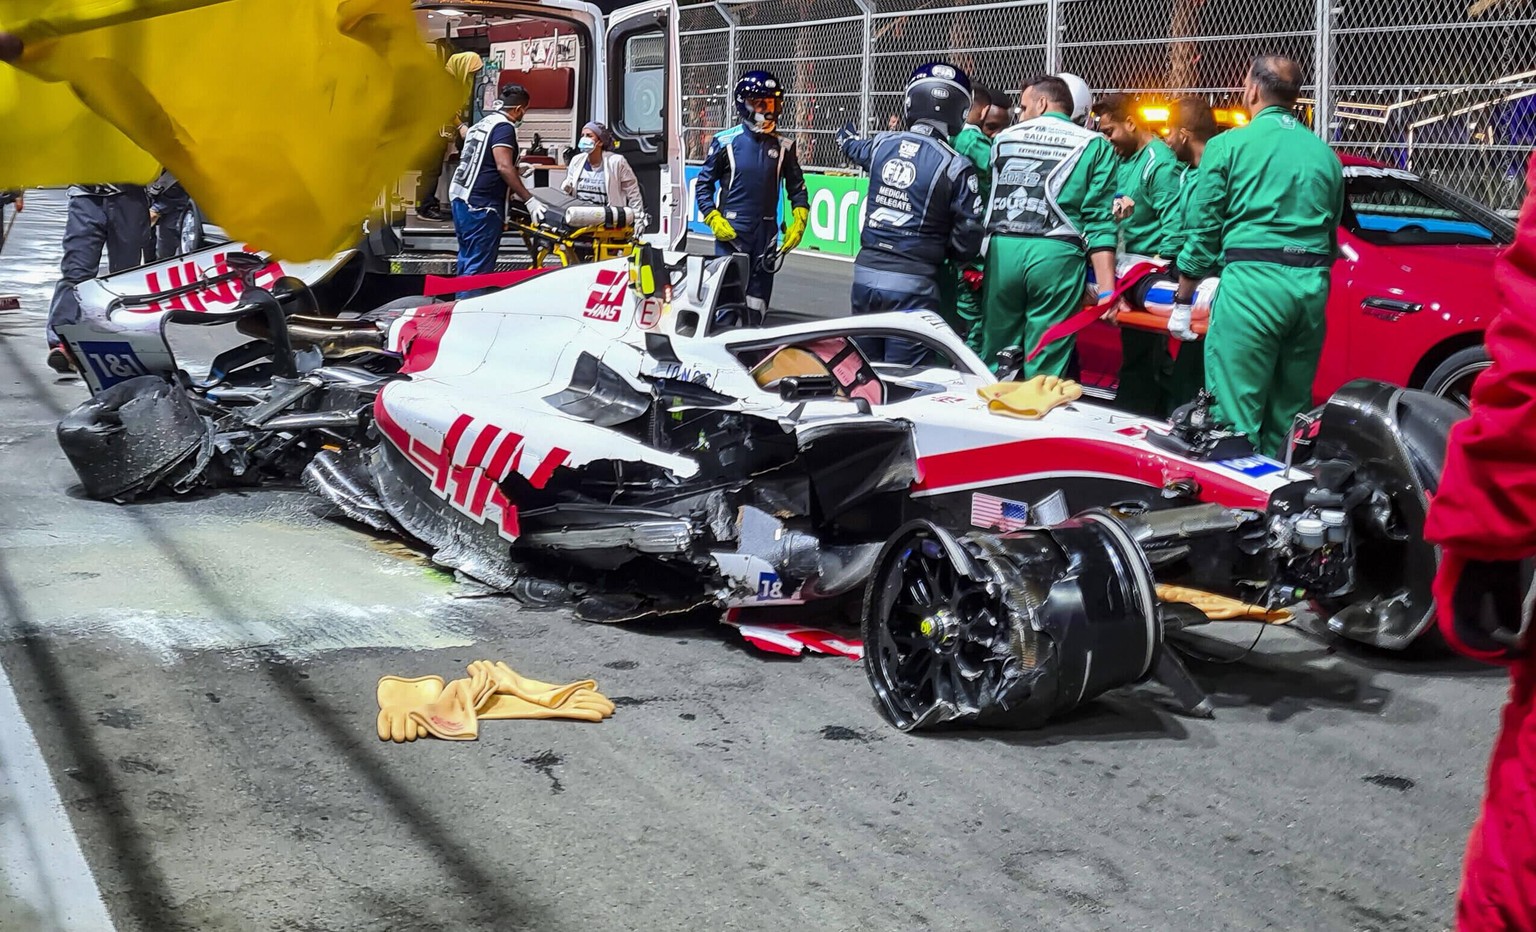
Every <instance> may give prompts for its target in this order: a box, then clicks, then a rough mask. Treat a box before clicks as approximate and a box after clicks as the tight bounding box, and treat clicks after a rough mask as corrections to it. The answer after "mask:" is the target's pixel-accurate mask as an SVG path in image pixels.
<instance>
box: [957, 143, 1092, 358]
mask: <svg viewBox="0 0 1536 932" xmlns="http://www.w3.org/2000/svg"><path fill="white" fill-rule="evenodd" d="M1084 134H1087V135H1086V136H1085V135H1084ZM1114 194H1115V150H1114V149H1113V148H1112V147H1111V146H1110V144H1109V140H1107V139H1105V138H1104V137H1103V136H1101V135H1099V134H1098V133H1093V132H1092V131H1091V130H1086V129H1083V128H1082V127H1079V126H1077V125H1076V124H1074V123H1072V121H1071V120H1069V119H1068V118H1067V117H1066V116H1065V115H1064V114H1060V113H1047V114H1045V115H1044V116H1040V117H1036V118H1035V119H1033V120H1028V121H1025V122H1024V123H1020V124H1018V125H1017V126H1012V127H1009V128H1008V129H1005V130H1003V131H1002V132H1001V133H998V134H997V136H996V138H994V139H993V163H992V190H991V197H990V198H989V200H988V207H987V232H988V245H987V261H986V287H985V289H984V297H983V300H982V311H981V327H980V331H981V339H980V345H981V349H980V351H979V352H980V355H981V358H982V360H983V361H985V362H986V363H987V364H989V365H994V366H995V364H996V354H997V352H998V351H999V350H1001V349H1004V348H1006V347H1009V346H1015V345H1016V346H1021V347H1023V349H1024V351H1025V352H1026V353H1028V352H1030V351H1031V350H1032V349H1034V347H1035V345H1036V344H1037V343H1038V342H1039V341H1040V337H1041V335H1042V334H1044V333H1045V331H1046V330H1047V329H1049V328H1050V327H1051V326H1052V325H1054V324H1057V323H1060V322H1061V321H1063V320H1065V319H1066V318H1067V317H1069V316H1071V315H1072V314H1073V313H1075V312H1077V311H1078V310H1079V309H1080V308H1081V307H1082V306H1083V298H1084V293H1085V290H1086V284H1087V272H1086V268H1085V266H1084V259H1085V257H1086V254H1087V253H1091V252H1098V251H1101V250H1104V251H1109V252H1111V253H1112V252H1113V251H1114V248H1115V239H1116V233H1115V218H1114V213H1113V199H1114ZM1075 343H1076V341H1075V340H1074V339H1073V338H1070V337H1068V338H1066V339H1063V340H1058V341H1056V342H1055V343H1052V344H1051V345H1050V346H1048V347H1046V348H1045V349H1044V350H1043V351H1042V352H1041V353H1040V355H1039V356H1036V357H1035V359H1034V361H1033V362H1028V363H1025V365H1024V369H1023V371H1022V372H1021V373H1020V378H1022V379H1028V378H1031V377H1033V376H1036V375H1057V376H1059V375H1062V374H1063V373H1065V372H1066V369H1067V362H1068V360H1069V359H1070V358H1071V355H1072V348H1073V346H1074V345H1075Z"/></svg>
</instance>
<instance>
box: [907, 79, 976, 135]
mask: <svg viewBox="0 0 1536 932" xmlns="http://www.w3.org/2000/svg"><path fill="white" fill-rule="evenodd" d="M970 109H971V79H970V78H969V77H967V76H966V74H965V72H964V71H961V70H960V69H959V68H956V67H955V66H954V65H950V64H946V63H945V62H940V61H935V62H929V63H928V64H926V65H921V66H919V67H918V69H917V70H916V71H914V72H912V77H911V78H909V79H908V80H907V96H906V118H907V126H908V127H914V126H917V125H919V124H926V125H928V126H931V127H933V128H934V129H937V130H939V131H940V132H942V133H943V134H944V136H945V138H948V137H950V136H953V135H954V134H956V133H958V132H960V128H961V127H963V126H964V125H965V114H966V113H967V111H969V110H970Z"/></svg>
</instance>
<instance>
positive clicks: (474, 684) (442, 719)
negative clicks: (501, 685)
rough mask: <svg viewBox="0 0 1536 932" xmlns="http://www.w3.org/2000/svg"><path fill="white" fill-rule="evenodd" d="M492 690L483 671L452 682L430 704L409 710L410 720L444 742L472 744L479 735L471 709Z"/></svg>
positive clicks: (481, 702)
mask: <svg viewBox="0 0 1536 932" xmlns="http://www.w3.org/2000/svg"><path fill="white" fill-rule="evenodd" d="M495 691H496V684H495V683H494V682H492V681H491V678H490V676H489V675H487V674H486V673H484V672H483V671H482V672H481V673H480V675H478V676H471V677H468V678H466V679H462V680H454V681H453V682H452V683H449V684H448V685H447V686H445V687H444V688H443V694H442V695H441V696H439V697H438V698H437V700H436V701H434V702H429V703H427V704H426V705H422V706H418V707H416V708H415V709H412V710H411V721H413V722H415V723H416V726H417V727H418V728H419V729H421V730H422V731H423V732H425V733H427V734H429V735H431V736H432V737H434V738H441V739H443V740H444V741H473V740H475V739H476V738H477V737H479V736H480V722H479V721H478V719H477V717H476V714H475V710H476V709H478V708H479V707H480V706H482V705H484V704H485V701H486V700H487V699H488V698H490V696H491V694H492V693H493V692H495Z"/></svg>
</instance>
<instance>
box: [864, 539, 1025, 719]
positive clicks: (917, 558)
mask: <svg viewBox="0 0 1536 932" xmlns="http://www.w3.org/2000/svg"><path fill="white" fill-rule="evenodd" d="M962 546H963V545H962ZM887 553H888V558H887V559H886V560H885V561H884V562H883V564H882V565H881V566H880V568H879V569H878V571H877V572H878V574H879V575H878V576H877V577H876V585H877V588H876V589H875V592H876V593H877V600H876V604H875V605H874V606H873V608H874V610H875V612H876V613H877V614H876V616H875V619H874V621H875V624H876V626H877V629H876V631H875V635H876V636H875V638H874V640H875V643H874V644H872V645H866V648H872V653H871V656H870V660H871V666H870V679H871V681H872V682H873V684H874V687H875V692H876V694H877V695H878V697H879V699H880V702H881V705H882V706H883V707H884V709H885V711H886V713H887V715H888V716H889V717H890V718H891V720H892V722H893V723H894V724H896V726H897V727H899V728H902V729H904V730H910V729H912V728H918V727H922V726H924V725H927V724H935V723H937V722H939V721H943V720H946V719H949V718H955V717H959V716H962V715H967V714H969V715H975V714H976V713H977V712H979V711H980V710H981V709H983V708H986V707H987V706H988V705H990V704H992V703H993V702H994V701H995V700H994V697H996V696H998V695H999V694H1000V693H1002V692H1003V680H1004V677H1005V676H1006V673H1007V671H1006V667H1007V663H1008V660H1009V658H1010V653H1009V619H1008V615H1007V608H1006V606H1005V605H1004V604H1003V600H1002V598H1001V597H1000V595H998V594H997V587H996V586H995V585H990V584H989V583H988V582H987V581H986V580H984V579H976V578H973V577H972V576H970V575H968V574H967V573H966V572H965V571H964V570H962V569H961V568H960V567H957V566H956V565H955V563H954V561H953V560H952V559H951V558H950V555H949V553H948V552H947V551H946V549H945V547H944V544H943V543H942V542H941V541H940V540H939V539H938V537H937V536H936V535H935V534H934V533H933V532H932V531H929V530H916V531H914V532H912V533H911V534H910V535H908V537H907V538H906V539H905V540H904V541H901V542H900V543H899V544H897V545H896V546H893V547H892V548H890V549H889V550H888V551H887Z"/></svg>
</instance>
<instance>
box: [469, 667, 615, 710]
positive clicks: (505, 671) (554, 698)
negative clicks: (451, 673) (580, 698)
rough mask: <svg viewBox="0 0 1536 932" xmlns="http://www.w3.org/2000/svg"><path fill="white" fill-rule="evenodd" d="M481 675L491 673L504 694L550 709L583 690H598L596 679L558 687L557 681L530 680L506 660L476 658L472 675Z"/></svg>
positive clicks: (470, 672)
mask: <svg viewBox="0 0 1536 932" xmlns="http://www.w3.org/2000/svg"><path fill="white" fill-rule="evenodd" d="M477 674H479V675H485V676H488V677H489V678H490V679H491V681H492V682H493V683H494V684H495V686H496V692H498V693H500V694H502V695H504V696H516V697H517V698H519V699H522V700H524V701H526V702H531V703H533V704H534V705H541V706H544V707H545V708H546V709H554V708H558V707H559V706H561V705H563V704H564V703H565V701H566V700H567V699H569V698H570V697H571V696H572V695H573V694H575V693H577V692H579V691H581V690H587V691H588V692H593V693H595V692H596V691H597V681H595V680H577V681H576V682H574V683H566V684H565V685H563V686H557V685H555V684H554V683H544V682H541V681H539V680H532V679H529V678H528V677H526V676H523V675H522V674H520V673H518V672H517V671H516V670H513V669H512V668H511V667H509V666H507V665H506V664H505V663H504V662H502V661H497V662H496V663H492V662H491V661H489V660H476V661H475V662H474V663H472V664H470V665H469V675H470V676H476V675H477Z"/></svg>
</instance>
